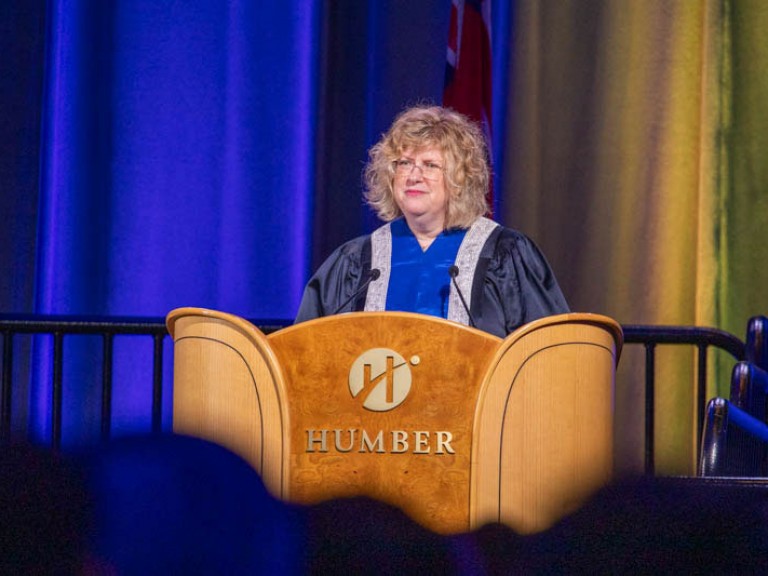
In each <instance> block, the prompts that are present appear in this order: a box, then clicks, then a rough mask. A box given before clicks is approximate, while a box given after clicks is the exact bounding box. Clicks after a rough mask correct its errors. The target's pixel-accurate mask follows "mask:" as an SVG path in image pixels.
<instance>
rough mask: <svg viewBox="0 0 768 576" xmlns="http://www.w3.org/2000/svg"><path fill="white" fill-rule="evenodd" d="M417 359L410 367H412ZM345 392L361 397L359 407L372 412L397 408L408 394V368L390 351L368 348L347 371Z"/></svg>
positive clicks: (409, 378) (403, 360) (398, 356)
mask: <svg viewBox="0 0 768 576" xmlns="http://www.w3.org/2000/svg"><path fill="white" fill-rule="evenodd" d="M418 363H419V357H418V356H413V357H412V358H411V360H410V364H412V365H413V366H416V365H417V364H418ZM349 391H350V392H351V393H352V396H353V397H354V398H357V397H358V396H361V395H362V397H363V398H364V400H363V407H364V408H366V409H368V410H371V411H373V412H386V411H387V410H392V409H393V408H397V407H398V406H399V405H400V404H402V403H403V401H404V400H405V399H406V398H407V397H408V393H409V392H410V391H411V368H410V366H409V365H408V362H407V361H406V360H405V358H403V357H402V356H400V354H398V353H397V352H395V351H394V350H390V349H388V348H372V349H371V350H367V351H366V352H363V353H362V354H361V355H360V356H358V358H357V360H355V361H354V363H353V364H352V368H350V370H349Z"/></svg>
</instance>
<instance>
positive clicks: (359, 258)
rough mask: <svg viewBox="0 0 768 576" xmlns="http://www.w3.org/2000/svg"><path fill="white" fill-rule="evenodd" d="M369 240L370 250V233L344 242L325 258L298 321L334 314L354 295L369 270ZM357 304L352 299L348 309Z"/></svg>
mask: <svg viewBox="0 0 768 576" xmlns="http://www.w3.org/2000/svg"><path fill="white" fill-rule="evenodd" d="M366 243H367V246H368V247H369V248H368V252H370V237H368V236H362V237H360V238H356V239H354V240H351V241H349V242H347V243H346V244H343V245H342V246H341V247H339V248H337V249H336V250H335V251H334V252H333V253H332V254H331V255H330V256H329V257H328V258H327V259H326V260H325V262H323V264H322V265H321V266H320V268H318V270H317V272H315V274H314V276H312V278H310V280H309V282H308V283H307V285H306V287H305V288H304V295H303V296H302V298H301V304H300V305H299V311H298V313H297V314H296V319H295V321H294V322H295V323H299V322H306V321H307V320H312V319H314V318H320V317H322V316H328V315H331V314H333V313H335V312H336V310H338V308H339V307H340V306H341V305H342V304H343V303H344V302H346V301H347V299H349V298H350V297H352V296H353V295H354V293H355V291H356V290H357V289H358V286H359V285H360V284H361V278H362V277H363V274H364V273H365V272H366V271H365V270H364V268H365V265H366V262H365V261H364V260H365V258H364V253H365V248H366ZM368 267H370V263H368ZM354 305H355V303H354V302H352V303H350V309H349V310H346V311H347V312H349V311H351V310H352V309H353V308H352V307H353V306H354Z"/></svg>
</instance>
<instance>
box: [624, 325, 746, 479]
mask: <svg viewBox="0 0 768 576" xmlns="http://www.w3.org/2000/svg"><path fill="white" fill-rule="evenodd" d="M622 330H623V332H624V344H625V345H627V344H630V345H631V344H640V345H642V346H644V347H645V462H644V465H645V472H646V474H654V472H655V464H654V447H655V445H656V441H655V410H654V406H655V402H656V348H657V346H659V345H677V346H679V345H688V346H695V348H696V365H697V382H696V395H695V402H696V413H697V415H698V420H697V422H698V423H699V424H700V423H702V422H704V410H705V407H706V403H707V400H708V398H707V353H708V350H709V348H718V349H720V350H724V351H726V352H728V353H729V354H730V355H731V356H733V358H734V360H736V361H739V360H743V359H744V342H742V341H741V340H739V339H738V338H737V337H736V336H734V335H733V334H731V333H730V332H725V331H723V330H718V329H716V328H698V327H695V326H644V325H637V324H627V325H624V326H622ZM697 434H698V436H697V438H696V445H697V446H698V445H699V443H700V440H701V426H700V425H699V426H697Z"/></svg>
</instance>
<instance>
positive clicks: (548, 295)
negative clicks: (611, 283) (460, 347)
mask: <svg viewBox="0 0 768 576" xmlns="http://www.w3.org/2000/svg"><path fill="white" fill-rule="evenodd" d="M370 270H371V236H370V235H369V236H361V237H359V238H355V239H354V240H351V241H349V242H347V243H345V244H343V245H342V246H340V247H339V248H337V249H336V250H335V251H334V252H333V253H332V254H331V255H330V256H329V257H328V259H326V261H325V262H324V263H323V264H322V265H321V266H320V268H319V269H318V270H317V272H316V273H315V275H314V276H313V277H312V278H311V279H310V280H309V282H308V283H307V286H306V288H305V290H304V296H303V298H302V301H301V305H300V307H299V312H298V314H297V316H296V322H304V321H306V320H311V319H313V318H318V317H321V316H328V315H331V314H334V313H339V312H350V311H361V310H364V309H366V305H365V303H366V292H367V289H363V290H361V288H363V285H364V284H365V282H366V281H367V280H368V279H369V278H370ZM357 291H360V294H359V295H357V296H356V297H354V298H353V296H354V295H355V292H357ZM468 296H469V297H468ZM464 297H465V298H466V299H467V300H469V308H470V313H471V316H472V319H473V320H474V322H475V326H476V327H477V328H478V329H480V330H483V331H485V332H489V333H491V334H495V335H496V336H499V337H501V338H503V337H505V336H507V334H509V333H510V332H512V331H514V330H515V329H516V328H518V327H520V326H522V325H523V324H526V323H528V322H531V321H533V320H536V319H537V318H542V317H544V316H551V315H554V314H562V313H565V312H568V311H569V310H568V305H567V304H566V301H565V298H564V297H563V293H562V292H561V290H560V287H559V286H558V284H557V280H556V279H555V275H554V273H553V272H552V269H551V268H550V267H549V264H548V263H547V261H546V259H545V258H544V255H543V254H542V253H541V251H540V250H539V249H538V247H537V246H536V245H535V244H534V243H533V241H532V240H531V239H529V238H528V237H527V236H525V235H524V234H522V233H520V232H518V231H516V230H512V229H509V228H504V227H502V226H495V227H494V228H493V230H492V232H490V234H489V235H488V237H487V239H486V240H485V242H484V243H483V244H482V248H481V249H480V251H479V254H478V255H477V258H476V265H475V268H474V278H473V281H472V288H471V295H467V294H465V295H464ZM350 298H353V300H352V301H349V303H348V304H346V305H344V304H345V303H346V302H348V300H349V299H350ZM340 308H342V309H341V310H340ZM368 309H370V307H369V308H368Z"/></svg>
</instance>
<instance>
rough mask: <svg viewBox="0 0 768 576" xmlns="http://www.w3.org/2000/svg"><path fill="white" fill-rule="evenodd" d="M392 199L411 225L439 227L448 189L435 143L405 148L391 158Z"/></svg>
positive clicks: (442, 161) (441, 154)
mask: <svg viewBox="0 0 768 576" xmlns="http://www.w3.org/2000/svg"><path fill="white" fill-rule="evenodd" d="M393 191H394V196H395V202H396V203H397V205H398V206H399V207H400V210H402V212H403V215H404V216H405V219H406V221H407V222H408V225H409V226H410V227H411V228H413V227H414V226H415V225H417V226H418V227H419V228H425V227H426V228H430V229H439V230H442V228H443V224H444V222H445V209H446V206H447V204H448V191H447V190H446V187H445V158H444V157H443V153H442V151H441V150H440V148H438V147H437V146H425V147H423V148H417V149H406V150H404V151H403V154H402V155H401V156H400V158H398V159H397V160H396V161H395V179H394V183H393Z"/></svg>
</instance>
